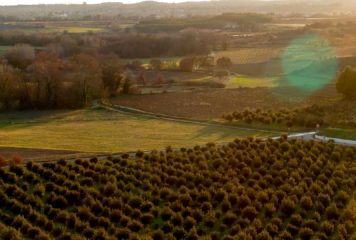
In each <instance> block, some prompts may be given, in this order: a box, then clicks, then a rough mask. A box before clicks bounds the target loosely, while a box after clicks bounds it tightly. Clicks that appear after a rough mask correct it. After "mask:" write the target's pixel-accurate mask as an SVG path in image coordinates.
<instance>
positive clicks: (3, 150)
mask: <svg viewBox="0 0 356 240" xmlns="http://www.w3.org/2000/svg"><path fill="white" fill-rule="evenodd" d="M76 153H79V152H76V151H65V150H47V149H34V148H15V147H0V156H2V157H4V158H6V159H10V158H12V157H14V156H20V157H22V158H23V159H25V160H26V159H32V158H43V157H46V158H50V157H58V156H66V155H70V154H76Z"/></svg>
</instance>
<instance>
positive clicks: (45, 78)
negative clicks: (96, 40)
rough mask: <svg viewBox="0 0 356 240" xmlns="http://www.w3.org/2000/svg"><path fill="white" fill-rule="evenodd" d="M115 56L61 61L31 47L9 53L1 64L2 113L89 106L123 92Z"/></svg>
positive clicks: (120, 66) (81, 55) (121, 70)
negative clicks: (95, 100) (12, 110)
mask: <svg viewBox="0 0 356 240" xmlns="http://www.w3.org/2000/svg"><path fill="white" fill-rule="evenodd" d="M123 73H124V67H123V64H122V63H121V61H120V60H119V58H118V57H117V56H115V55H100V54H96V55H90V54H88V53H79V54H75V55H73V56H70V57H64V58H61V57H59V56H58V55H57V54H55V53H54V52H51V51H38V52H36V51H35V50H34V48H33V47H31V46H29V45H16V46H14V47H12V48H11V49H9V50H8V51H7V52H6V53H5V54H4V57H3V61H2V63H1V64H0V109H2V110H9V109H48V108H50V109H56V108H76V107H82V106H85V105H88V104H90V103H91V101H92V100H93V99H96V98H99V97H103V96H108V95H111V94H114V93H115V92H117V91H118V90H119V89H120V87H122V88H123V86H124V85H125V81H126V82H128V81H129V80H128V79H126V78H125V75H124V74H123Z"/></svg>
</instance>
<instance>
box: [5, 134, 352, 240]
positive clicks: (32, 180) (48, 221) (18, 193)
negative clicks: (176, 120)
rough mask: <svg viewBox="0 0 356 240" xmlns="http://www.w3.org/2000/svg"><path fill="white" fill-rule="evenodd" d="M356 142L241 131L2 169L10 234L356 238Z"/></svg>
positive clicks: (10, 236) (27, 236) (19, 236)
mask: <svg viewBox="0 0 356 240" xmlns="http://www.w3.org/2000/svg"><path fill="white" fill-rule="evenodd" d="M355 156H356V149H355V148H348V147H342V146H337V145H335V144H333V143H332V142H329V143H321V142H314V141H303V140H296V139H294V140H293V139H289V140H288V139H287V138H285V137H282V138H281V139H279V140H268V141H261V140H255V139H252V138H250V139H243V140H240V139H237V140H235V141H234V142H232V143H230V144H228V145H226V146H221V147H217V146H215V145H214V144H207V145H206V146H196V147H194V148H192V149H185V148H182V149H181V150H179V151H172V150H171V149H170V148H168V149H167V150H166V151H162V152H158V151H153V152H151V153H150V154H144V153H143V152H140V151H139V152H137V153H136V157H129V156H128V155H122V156H121V157H119V158H109V159H108V160H103V161H98V160H97V159H96V158H93V159H91V160H90V161H89V160H80V159H78V160H76V161H74V162H66V161H59V162H57V163H45V164H43V165H38V164H34V163H33V162H29V163H27V164H26V166H23V167H22V166H16V165H12V166H11V167H10V168H9V169H6V170H5V169H0V189H1V191H0V199H1V203H2V204H1V211H0V221H1V222H2V223H3V224H4V225H6V227H3V230H2V231H1V236H2V239H41V240H42V239H43V240H44V239H51V238H53V237H55V238H56V239H83V237H85V238H87V239H154V240H163V239H225V240H230V239H283V240H286V239H316V238H317V239H340V240H341V239H355V237H356V235H355V222H356V215H355V211H354V209H355V201H354V200H351V199H352V194H354V190H355V181H356V179H355V170H356V165H355Z"/></svg>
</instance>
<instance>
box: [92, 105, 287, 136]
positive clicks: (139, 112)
mask: <svg viewBox="0 0 356 240" xmlns="http://www.w3.org/2000/svg"><path fill="white" fill-rule="evenodd" d="M96 106H97V107H102V108H104V109H106V110H109V111H114V112H119V113H123V114H130V115H133V116H143V117H150V118H154V119H159V120H166V121H173V122H181V123H188V124H197V125H203V126H212V127H222V128H227V129H236V130H243V131H250V132H261V133H271V134H278V135H280V134H282V133H283V131H277V130H265V129H258V128H247V127H238V126H232V125H227V124H223V123H219V122H216V121H209V120H195V119H189V118H183V117H174V116H169V115H165V114H161V113H152V112H146V111H143V110H140V109H136V108H131V107H126V106H122V105H116V104H112V103H106V102H103V101H102V102H100V103H97V105H96Z"/></svg>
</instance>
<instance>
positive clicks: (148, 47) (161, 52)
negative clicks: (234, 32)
mask: <svg viewBox="0 0 356 240" xmlns="http://www.w3.org/2000/svg"><path fill="white" fill-rule="evenodd" d="M16 44H29V45H31V46H35V47H36V48H38V49H42V48H51V49H52V50H53V51H56V53H57V54H58V55H60V56H62V57H63V56H65V57H69V56H72V55H75V54H78V53H81V52H87V51H90V52H93V51H95V52H98V53H100V54H108V53H115V54H116V55H117V56H118V57H120V58H154V57H172V56H185V55H191V54H197V55H200V54H207V53H210V52H211V51H213V50H218V49H222V48H223V47H225V48H226V44H227V43H226V40H224V39H223V38H222V36H221V35H220V34H218V33H214V32H213V31H195V30H185V31H182V32H179V33H175V34H165V33H162V34H146V33H123V34H120V33H90V32H89V33H81V34H72V33H68V32H62V33H25V32H13V31H1V32H0V45H3V46H14V45H16Z"/></svg>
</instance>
